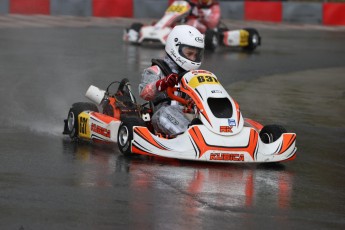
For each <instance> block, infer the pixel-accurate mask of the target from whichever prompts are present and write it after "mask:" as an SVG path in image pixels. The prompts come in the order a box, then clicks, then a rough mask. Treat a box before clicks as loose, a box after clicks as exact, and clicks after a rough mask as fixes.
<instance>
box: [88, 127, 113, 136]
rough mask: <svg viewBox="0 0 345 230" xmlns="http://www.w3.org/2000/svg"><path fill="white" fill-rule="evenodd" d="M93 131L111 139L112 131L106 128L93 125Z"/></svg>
mask: <svg viewBox="0 0 345 230" xmlns="http://www.w3.org/2000/svg"><path fill="white" fill-rule="evenodd" d="M91 131H93V132H95V133H98V134H100V135H102V136H104V137H108V138H110V130H109V129H106V128H103V127H101V126H99V125H96V124H92V125H91Z"/></svg>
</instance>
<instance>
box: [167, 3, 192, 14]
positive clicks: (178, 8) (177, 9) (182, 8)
mask: <svg viewBox="0 0 345 230" xmlns="http://www.w3.org/2000/svg"><path fill="white" fill-rule="evenodd" d="M187 11H188V7H187V6H186V5H178V4H172V5H171V6H170V7H169V8H168V9H167V11H166V12H167V13H179V14H182V13H184V12H187Z"/></svg>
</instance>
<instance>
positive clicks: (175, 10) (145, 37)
mask: <svg viewBox="0 0 345 230" xmlns="http://www.w3.org/2000/svg"><path fill="white" fill-rule="evenodd" d="M191 14H192V7H191V4H190V3H189V2H188V1H175V2H173V3H172V4H171V5H170V6H169V7H168V9H167V10H166V11H165V14H164V16H163V17H162V18H161V19H160V20H159V21H157V22H156V23H153V24H152V25H143V24H142V23H133V24H132V25H131V26H130V27H129V28H127V29H125V30H124V35H123V40H124V41H127V42H130V43H133V44H142V43H144V42H155V43H159V44H162V45H165V43H166V40H167V37H168V35H169V33H170V31H171V30H172V29H173V27H174V26H175V25H177V24H183V23H184V22H185V21H186V19H187V18H188V17H196V16H195V15H191ZM204 36H205V48H206V50H215V49H216V48H217V47H218V46H219V45H223V46H229V47H242V48H243V49H244V50H248V51H253V50H255V49H256V47H258V46H259V45H260V44H261V37H260V35H259V33H258V31H257V30H256V29H254V28H244V29H239V30H229V29H228V27H227V26H226V25H225V24H224V23H220V24H219V26H218V27H217V28H216V29H208V30H207V31H206V33H205V35H204Z"/></svg>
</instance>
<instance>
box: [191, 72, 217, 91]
mask: <svg viewBox="0 0 345 230" xmlns="http://www.w3.org/2000/svg"><path fill="white" fill-rule="evenodd" d="M202 84H220V83H219V81H218V79H217V78H216V77H214V76H212V75H208V74H205V75H196V76H194V77H193V78H192V79H191V80H190V81H189V82H188V85H189V86H191V87H192V88H196V87H198V86H199V85H202Z"/></svg>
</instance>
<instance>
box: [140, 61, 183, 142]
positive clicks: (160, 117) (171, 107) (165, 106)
mask: <svg viewBox="0 0 345 230" xmlns="http://www.w3.org/2000/svg"><path fill="white" fill-rule="evenodd" d="M161 61H164V62H165V63H166V64H167V65H168V67H169V68H170V71H171V73H176V74H178V73H180V72H182V71H183V70H182V69H181V68H180V67H179V66H177V65H176V63H174V62H173V61H172V60H171V59H170V58H169V57H168V56H166V57H165V58H164V60H161ZM163 72H164V71H163V70H162V69H161V67H159V66H158V65H155V64H153V65H152V66H151V67H149V68H147V69H145V70H144V71H143V73H142V77H141V83H140V84H139V95H140V97H141V98H143V99H144V100H146V101H152V102H153V104H154V105H155V107H154V113H153V116H152V118H151V121H152V125H153V128H154V129H155V131H157V132H159V133H163V134H167V135H176V134H178V133H181V132H184V131H186V130H187V128H188V124H189V123H190V122H189V120H188V119H187V118H186V117H185V115H184V113H183V111H182V109H183V107H182V106H180V105H178V104H176V103H175V104H173V101H169V100H166V99H168V96H167V94H166V92H165V91H162V92H160V91H158V89H157V87H156V82H157V81H158V80H160V79H162V78H164V77H165V76H166V74H164V73H163Z"/></svg>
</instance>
